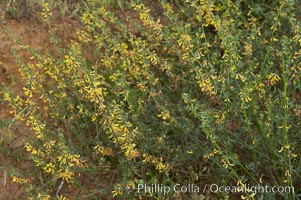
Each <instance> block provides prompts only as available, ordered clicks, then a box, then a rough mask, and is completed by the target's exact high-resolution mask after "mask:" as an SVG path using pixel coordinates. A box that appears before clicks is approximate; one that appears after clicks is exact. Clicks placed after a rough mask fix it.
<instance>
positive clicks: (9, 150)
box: [0, 19, 77, 200]
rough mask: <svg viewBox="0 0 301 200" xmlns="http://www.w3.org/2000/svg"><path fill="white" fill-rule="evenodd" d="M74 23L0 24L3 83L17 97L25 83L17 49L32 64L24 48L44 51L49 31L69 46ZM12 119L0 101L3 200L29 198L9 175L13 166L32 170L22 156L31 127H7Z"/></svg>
mask: <svg viewBox="0 0 301 200" xmlns="http://www.w3.org/2000/svg"><path fill="white" fill-rule="evenodd" d="M75 23H76V22H75V21H70V20H68V21H67V20H66V21H65V20H61V21H58V22H57V23H54V25H53V26H52V27H51V28H50V27H43V26H42V25H41V24H40V23H39V22H37V20H34V19H24V20H15V19H10V20H6V21H4V22H1V21H0V84H2V86H3V85H4V86H5V87H9V88H11V90H13V91H14V93H15V94H17V95H19V96H21V97H22V96H23V91H22V87H23V80H22V78H21V75H20V73H19V70H18V65H17V62H16V58H15V56H14V55H13V53H12V51H13V50H14V51H15V52H16V53H17V55H18V56H20V57H21V58H22V59H23V60H24V61H25V62H27V61H28V62H29V61H30V60H29V57H30V55H29V54H28V53H24V51H22V47H21V46H22V45H24V46H25V45H28V46H30V48H33V49H35V50H37V51H40V52H43V51H44V48H45V45H46V44H47V45H48V46H49V45H51V43H50V41H49V38H50V37H51V34H50V29H52V30H51V32H53V31H54V32H55V33H57V35H58V36H59V37H60V39H61V40H62V41H63V43H66V44H67V43H68V41H70V39H72V38H74V31H73V29H74V27H75V26H76V25H77V24H75ZM66 44H62V45H66ZM0 89H2V87H0ZM0 95H2V94H1V92H0ZM1 98H2V97H1ZM12 119H13V115H12V114H11V113H10V107H9V105H7V103H6V102H1V101H0V146H1V148H0V149H1V151H0V200H2V199H3V200H4V199H5V200H13V199H26V197H25V196H24V188H23V187H22V186H20V185H19V184H16V183H13V182H12V181H11V178H10V176H9V172H10V169H11V168H12V167H13V168H16V169H18V170H20V171H22V173H24V174H26V171H28V169H30V168H31V165H30V162H28V158H26V157H24V156H22V154H24V153H22V152H24V148H23V140H24V137H27V136H28V128H27V127H26V125H25V123H21V122H14V123H12V126H11V127H10V128H8V126H9V124H10V123H11V122H12ZM19 154H20V155H19ZM16 155H17V156H20V160H19V161H16V159H12V158H13V157H14V158H15V156H16Z"/></svg>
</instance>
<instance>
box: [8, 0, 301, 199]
mask: <svg viewBox="0 0 301 200" xmlns="http://www.w3.org/2000/svg"><path fill="white" fill-rule="evenodd" d="M271 2H273V3H271ZM84 5H85V7H83V8H82V9H83V10H82V16H81V21H82V25H83V26H82V27H81V28H79V29H78V30H77V40H76V41H71V43H70V46H69V47H68V48H61V49H60V55H61V56H57V55H52V54H50V53H48V54H38V53H33V56H32V62H31V63H29V64H25V63H20V72H21V74H22V77H23V78H24V79H25V80H26V85H25V86H24V87H23V91H24V98H22V97H20V96H16V95H14V94H12V93H9V92H8V91H7V92H5V93H4V98H5V100H6V101H8V102H9V103H10V106H11V108H12V112H13V113H14V114H15V119H17V120H21V121H25V122H26V124H27V126H28V127H29V128H30V131H31V133H32V134H31V135H30V136H29V137H28V139H27V141H26V142H25V144H24V146H25V149H26V151H27V152H28V153H29V154H30V156H31V160H32V163H33V164H34V166H35V170H33V171H32V175H31V176H28V177H26V175H25V174H24V175H23V176H24V177H25V178H21V177H20V178H18V177H17V176H14V179H13V180H14V181H15V182H19V183H21V184H26V185H27V186H28V194H29V196H31V197H32V198H31V199H36V198H37V199H51V197H53V198H56V199H64V198H65V196H66V198H67V193H68V192H66V193H64V190H63V189H62V188H64V187H65V186H64V184H67V185H70V186H73V187H77V188H78V189H79V190H81V191H83V192H84V193H85V194H87V193H88V195H89V197H91V198H92V197H93V198H100V197H101V194H106V195H108V196H110V198H121V199H131V198H132V199H135V198H136V197H140V198H143V199H146V198H150V199H162V198H163V197H162V196H161V195H162V193H139V192H138V191H137V190H134V189H135V188H137V184H144V183H147V184H156V183H160V184H163V185H169V186H173V185H175V184H181V185H187V184H188V183H193V184H195V185H198V186H200V187H201V188H202V187H204V186H205V184H213V183H216V184H218V185H224V186H227V185H237V186H242V187H245V185H246V184H249V185H258V184H259V183H260V184H261V185H268V186H295V187H294V188H295V193H277V194H276V193H274V194H273V193H258V194H256V193H254V192H252V191H249V192H248V193H244V194H239V197H241V198H242V199H246V198H250V199H255V198H264V199H276V198H281V197H282V198H284V199H294V198H295V197H296V196H295V195H296V194H297V193H300V192H301V191H300V189H298V188H297V185H298V184H300V182H298V180H300V170H301V169H300V153H301V152H300V151H301V149H300V147H299V145H298V141H300V139H301V138H300V134H298V133H299V127H300V115H301V102H300V89H301V88H300V86H301V81H300V80H301V79H300V76H301V67H300V66H301V65H300V64H301V63H300V61H301V57H300V55H301V52H300V44H301V34H300V21H298V19H297V14H298V13H296V9H295V7H296V6H297V1H294V0H278V1H248V0H239V1H230V0H226V1H225V0H223V1H221V0H215V1H214V0H200V1H196V0H186V1H183V2H177V1H173V2H167V1H160V2H159V1H158V2H155V3H149V2H147V1H132V2H131V4H130V5H129V6H130V7H131V8H127V9H126V10H124V11H123V12H127V13H130V14H128V15H126V16H124V15H123V14H120V12H115V11H116V10H112V9H109V8H105V7H103V6H101V5H99V2H98V1H86V2H85V4H84ZM46 7H47V5H46V4H44V9H43V10H42V14H43V19H44V20H45V21H47V22H48V23H51V18H48V16H51V10H50V9H49V10H48V9H46ZM267 166H269V168H268V167H267ZM40 174H42V175H40ZM108 175H111V177H110V178H111V180H109V179H107V177H108ZM82 177H87V179H88V180H90V181H92V183H91V182H90V184H92V185H93V188H94V190H93V191H96V192H93V191H92V192H91V190H89V189H88V188H90V187H91V186H89V187H88V186H87V183H85V181H84V180H83V179H84V178H82ZM39 179H42V180H43V183H44V184H41V182H40V180H39ZM102 180H106V183H107V185H106V186H104V185H102V184H101V181H102ZM66 190H67V189H66ZM128 192H130V193H128ZM60 195H62V196H60ZM179 195H180V196H181V195H183V196H185V197H186V198H188V199H191V198H195V196H194V195H195V194H192V193H185V194H178V193H169V194H168V196H169V197H171V198H172V197H173V198H180V197H179ZM212 195H213V194H209V193H204V194H202V193H199V194H198V198H228V197H229V196H230V197H232V196H235V195H236V194H231V193H229V194H222V193H220V194H214V197H212Z"/></svg>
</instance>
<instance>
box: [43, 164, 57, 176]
mask: <svg viewBox="0 0 301 200" xmlns="http://www.w3.org/2000/svg"><path fill="white" fill-rule="evenodd" d="M54 168H55V166H54V165H53V164H52V163H51V162H50V163H48V164H47V165H46V166H45V167H43V170H44V171H45V172H46V173H51V174H53V173H54Z"/></svg>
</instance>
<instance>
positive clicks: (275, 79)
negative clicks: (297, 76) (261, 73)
mask: <svg viewBox="0 0 301 200" xmlns="http://www.w3.org/2000/svg"><path fill="white" fill-rule="evenodd" d="M267 79H268V84H269V85H272V86H273V85H276V83H277V82H278V81H280V80H281V78H280V77H279V76H278V75H277V74H275V73H270V74H268V75H267Z"/></svg>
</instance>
